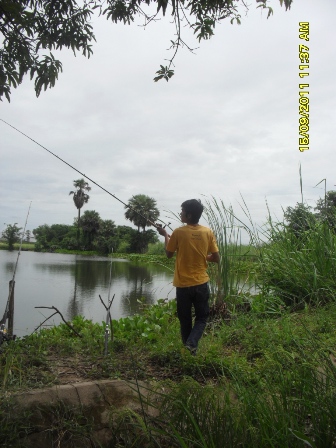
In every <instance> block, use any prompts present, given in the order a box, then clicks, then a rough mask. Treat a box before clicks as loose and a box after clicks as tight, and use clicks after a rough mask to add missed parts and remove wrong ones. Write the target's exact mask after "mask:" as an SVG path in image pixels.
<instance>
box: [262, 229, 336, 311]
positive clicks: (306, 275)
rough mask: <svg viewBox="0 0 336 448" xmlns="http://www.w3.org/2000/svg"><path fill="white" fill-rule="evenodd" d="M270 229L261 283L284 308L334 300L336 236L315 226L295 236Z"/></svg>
mask: <svg viewBox="0 0 336 448" xmlns="http://www.w3.org/2000/svg"><path fill="white" fill-rule="evenodd" d="M270 225H271V228H270V229H269V230H270V234H271V239H270V243H269V244H267V245H265V246H264V247H263V248H262V252H261V259H260V279H259V280H260V283H261V288H262V289H263V290H267V291H271V292H274V293H275V294H276V295H277V296H278V297H280V298H281V299H282V300H284V302H285V304H286V305H290V306H291V305H297V304H299V303H301V304H303V303H311V304H314V305H316V304H320V303H323V304H324V303H327V302H330V301H332V300H335V297H336V258H335V250H336V236H335V234H334V233H333V231H332V230H331V229H330V227H329V226H328V225H326V224H323V223H318V224H316V225H315V227H314V228H312V229H310V230H307V231H305V232H302V233H301V235H300V237H298V236H297V233H295V232H293V230H292V229H291V228H289V227H286V226H284V225H282V226H281V225H277V226H274V225H272V224H270Z"/></svg>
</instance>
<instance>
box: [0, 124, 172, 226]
mask: <svg viewBox="0 0 336 448" xmlns="http://www.w3.org/2000/svg"><path fill="white" fill-rule="evenodd" d="M0 121H2V122H3V123H5V124H7V126H9V127H11V128H12V129H14V130H15V131H17V132H19V133H20V134H22V135H24V136H25V137H26V138H28V139H29V140H31V141H32V142H34V143H35V144H36V145H38V146H40V147H41V148H43V149H44V150H45V151H47V152H49V154H51V155H52V156H54V157H56V159H58V160H60V161H61V162H63V163H65V164H66V165H68V166H69V167H70V168H72V169H73V170H74V171H76V172H77V173H79V174H80V175H81V176H83V177H85V178H86V179H88V180H89V181H90V182H92V183H93V184H94V185H96V186H97V187H98V188H100V189H101V190H103V191H105V193H107V194H109V195H110V196H112V197H113V198H114V199H116V200H117V201H119V202H121V203H122V204H123V205H124V206H125V207H126V208H129V209H130V210H132V211H133V212H135V213H136V214H137V215H139V216H140V217H141V218H143V219H145V220H146V222H148V223H149V224H150V225H151V226H153V227H155V228H156V229H157V228H158V227H162V226H161V225H158V224H156V223H154V222H153V221H151V220H150V219H148V218H147V217H146V216H143V215H142V214H141V213H140V212H139V211H138V210H135V209H134V208H133V207H131V206H130V205H128V204H126V202H124V201H122V200H121V199H119V198H118V197H117V196H116V195H115V194H113V193H111V192H110V191H108V190H106V188H104V187H102V186H101V185H99V184H98V183H97V182H95V181H94V180H93V179H91V178H90V177H89V176H87V175H86V174H84V173H82V172H81V171H79V170H78V169H77V168H75V167H74V166H73V165H71V164H70V163H68V162H66V161H65V160H63V159H62V158H61V157H59V156H58V155H57V154H55V153H53V152H52V151H50V150H49V149H48V148H46V147H45V146H43V145H41V143H39V142H37V141H36V140H34V139H33V138H31V137H29V135H27V134H25V133H24V132H22V131H20V129H17V128H16V127H15V126H13V125H11V124H10V123H7V121H5V120H3V119H2V118H0ZM158 221H160V222H162V223H163V224H164V227H168V228H169V229H170V230H173V229H172V228H171V227H170V224H171V223H170V222H169V223H168V224H166V223H165V222H164V221H162V220H161V219H158Z"/></svg>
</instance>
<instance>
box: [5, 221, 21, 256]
mask: <svg viewBox="0 0 336 448" xmlns="http://www.w3.org/2000/svg"><path fill="white" fill-rule="evenodd" d="M21 230H22V227H18V226H17V222H16V223H15V224H7V227H6V229H5V230H4V231H3V232H2V238H4V239H5V240H6V241H7V244H8V249H9V250H13V248H14V243H16V242H18V241H19V240H20V236H21V233H20V231H21Z"/></svg>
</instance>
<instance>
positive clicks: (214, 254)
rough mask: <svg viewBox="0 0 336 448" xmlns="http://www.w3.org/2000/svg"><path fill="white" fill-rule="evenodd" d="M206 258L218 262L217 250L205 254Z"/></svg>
mask: <svg viewBox="0 0 336 448" xmlns="http://www.w3.org/2000/svg"><path fill="white" fill-rule="evenodd" d="M206 260H207V261H209V262H210V263H219V261H220V257H219V252H213V253H212V254H211V255H207V257H206Z"/></svg>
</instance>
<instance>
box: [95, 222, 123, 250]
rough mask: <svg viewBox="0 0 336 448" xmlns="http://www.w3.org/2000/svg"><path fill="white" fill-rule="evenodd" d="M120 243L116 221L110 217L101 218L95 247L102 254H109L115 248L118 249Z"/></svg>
mask: <svg viewBox="0 0 336 448" xmlns="http://www.w3.org/2000/svg"><path fill="white" fill-rule="evenodd" d="M118 243H119V237H118V235H117V227H116V225H115V222H114V221H111V220H110V219H106V220H101V221H100V225H99V231H98V233H97V236H96V238H95V247H96V248H97V250H98V252H100V253H102V254H108V253H109V252H111V250H113V251H114V252H115V251H116V249H117V247H118Z"/></svg>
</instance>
